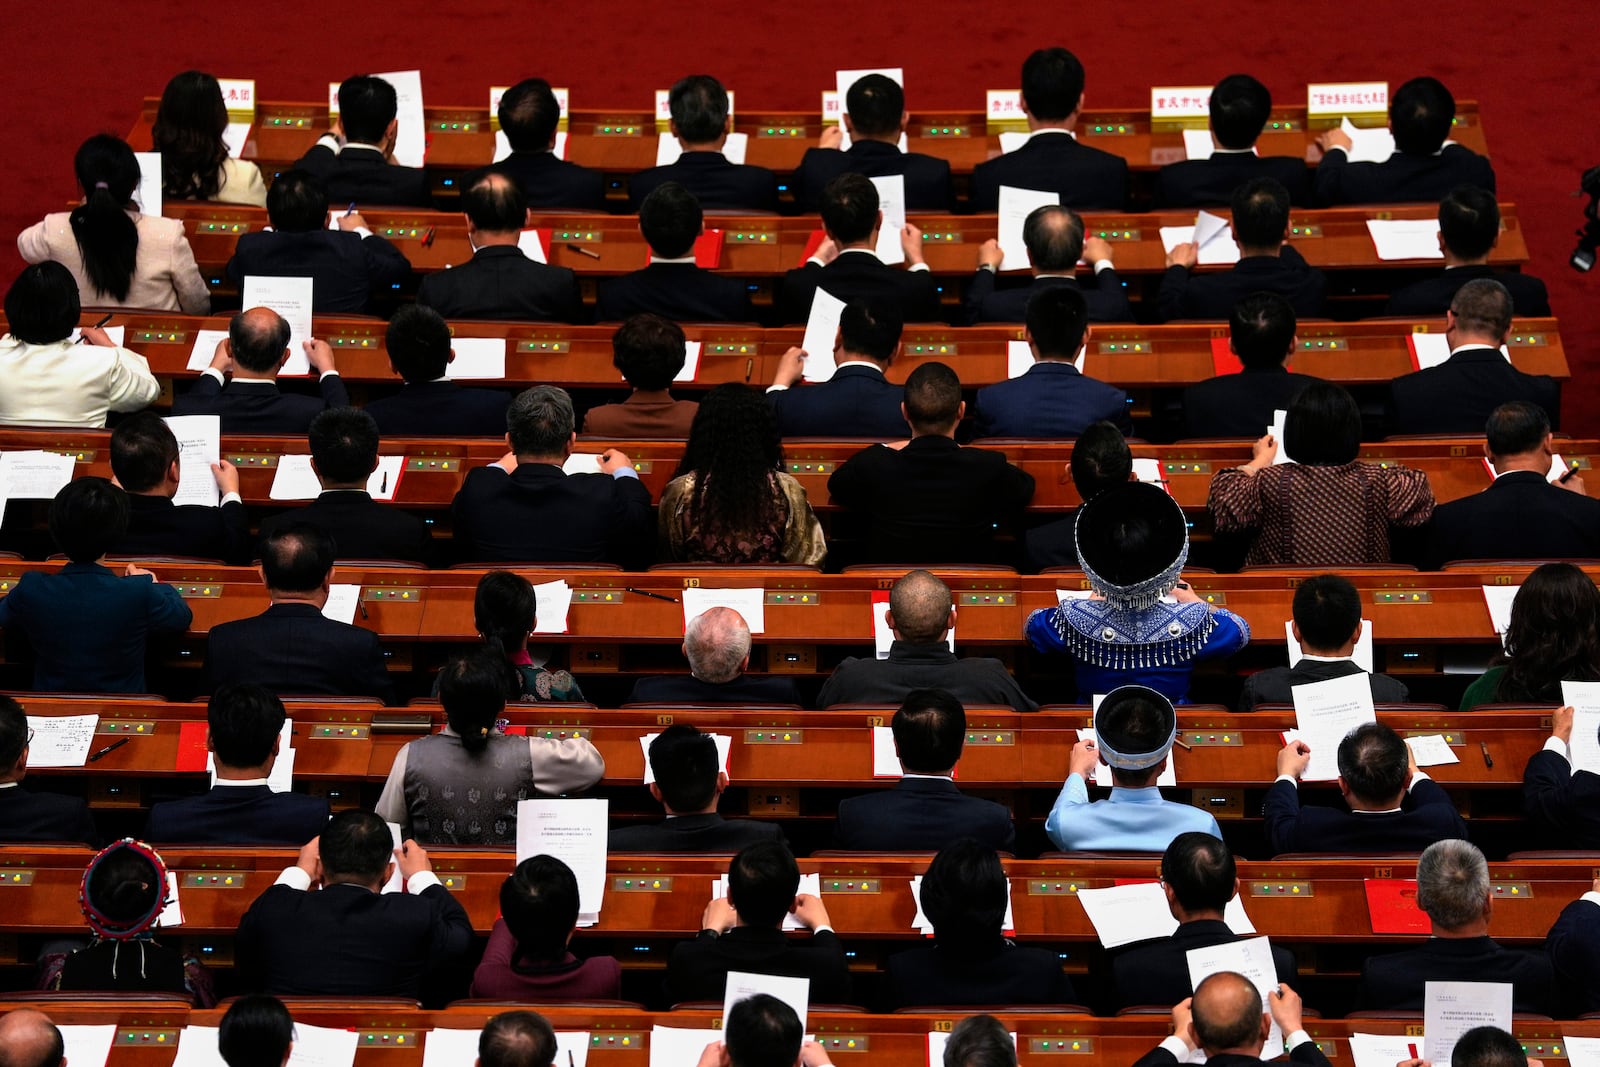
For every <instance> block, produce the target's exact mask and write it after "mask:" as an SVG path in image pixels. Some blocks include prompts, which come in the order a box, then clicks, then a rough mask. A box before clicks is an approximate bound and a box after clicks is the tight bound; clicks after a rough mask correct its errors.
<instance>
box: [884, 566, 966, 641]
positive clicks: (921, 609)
mask: <svg viewBox="0 0 1600 1067" xmlns="http://www.w3.org/2000/svg"><path fill="white" fill-rule="evenodd" d="M950 606H951V600H950V587H949V586H948V585H945V584H944V583H943V582H941V581H940V580H939V579H938V578H936V577H934V576H933V575H932V574H929V573H928V572H927V571H922V570H916V571H912V572H910V573H909V574H907V575H906V576H905V577H904V578H901V579H900V580H899V581H898V582H895V583H894V588H892V589H890V590H889V614H890V615H891V616H892V617H893V621H892V622H891V624H890V625H892V626H893V627H894V630H895V633H897V634H898V635H899V636H900V639H901V640H902V641H909V642H913V643H918V644H927V643H928V642H931V641H938V640H939V639H941V638H942V637H944V635H945V631H946V630H948V629H949V628H950Z"/></svg>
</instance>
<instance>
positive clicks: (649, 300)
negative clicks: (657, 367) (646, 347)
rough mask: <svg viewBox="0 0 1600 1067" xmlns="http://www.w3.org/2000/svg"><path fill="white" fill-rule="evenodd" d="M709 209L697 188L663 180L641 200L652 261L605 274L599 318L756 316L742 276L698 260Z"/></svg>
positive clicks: (641, 216) (596, 314) (709, 319)
mask: <svg viewBox="0 0 1600 1067" xmlns="http://www.w3.org/2000/svg"><path fill="white" fill-rule="evenodd" d="M705 229H706V227H705V213H704V212H703V211H701V210H700V201H698V200H696V199H695V198H694V194H693V193H691V192H690V191H689V190H687V189H685V188H684V187H683V186H681V185H679V184H678V183H677V182H662V183H661V184H660V185H658V186H656V187H655V188H654V189H653V190H651V192H650V195H649V196H647V197H645V198H644V203H642V204H640V205H639V232H640V233H641V234H643V235H644V241H645V244H647V245H649V246H650V264H649V266H646V267H644V268H642V269H641V270H636V271H634V272H633V273H632V274H624V275H623V276H622V277H620V278H601V279H599V282H598V288H597V291H596V295H595V305H594V317H595V321H596V322H617V321H619V320H621V319H625V318H628V317H629V316H630V315H638V314H641V313H644V312H649V313H650V314H652V315H660V316H661V317H662V318H666V319H671V320H673V321H674V322H753V321H754V320H755V312H754V311H752V310H751V308H750V289H749V287H748V286H747V285H746V283H745V282H744V280H743V279H740V278H730V277H727V276H726V275H722V274H717V273H715V272H714V271H709V270H706V269H704V268H702V267H700V266H699V265H697V264H696V262H695V242H696V241H698V240H699V239H700V236H701V234H703V233H705Z"/></svg>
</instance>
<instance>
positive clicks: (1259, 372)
mask: <svg viewBox="0 0 1600 1067" xmlns="http://www.w3.org/2000/svg"><path fill="white" fill-rule="evenodd" d="M1320 380H1321V379H1319V378H1314V377H1312V376H1311V375H1309V374H1295V373H1293V372H1291V371H1288V370H1285V369H1284V368H1283V367H1281V366H1278V367H1267V368H1260V369H1256V368H1251V367H1246V368H1245V369H1244V370H1242V371H1240V372H1239V373H1238V374H1219V375H1217V376H1216V377H1215V378H1207V379H1206V380H1205V381H1203V382H1195V383H1194V384H1193V385H1191V386H1189V387H1188V388H1187V389H1185V390H1184V391H1183V435H1184V436H1185V437H1248V438H1250V439H1252V440H1254V439H1255V438H1258V437H1260V436H1261V435H1262V434H1263V433H1265V432H1266V431H1267V427H1269V426H1271V425H1272V419H1273V412H1275V411H1283V410H1286V409H1287V408H1288V407H1289V401H1291V400H1293V399H1294V398H1295V395H1296V394H1297V393H1299V392H1300V390H1302V389H1304V388H1305V387H1306V386H1308V385H1310V384H1311V383H1312V382H1316V381H1320Z"/></svg>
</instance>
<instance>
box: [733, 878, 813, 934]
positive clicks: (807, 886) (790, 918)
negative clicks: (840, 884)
mask: <svg viewBox="0 0 1600 1067" xmlns="http://www.w3.org/2000/svg"><path fill="white" fill-rule="evenodd" d="M801 893H809V894H810V895H811V896H814V897H821V896H822V875H820V874H817V873H815V872H813V873H811V874H802V875H801V876H800V886H799V888H797V889H796V890H795V895H796V896H799V895H800V894H801ZM727 895H728V876H727V875H725V874H721V875H718V876H717V877H716V879H715V880H714V881H713V882H712V883H711V899H712V900H720V899H722V898H723V897H725V896H727ZM783 928H784V929H785V930H804V929H805V926H804V925H803V924H802V923H801V922H800V920H799V919H796V918H795V917H794V913H793V912H790V913H789V914H788V915H785V916H784V917H783Z"/></svg>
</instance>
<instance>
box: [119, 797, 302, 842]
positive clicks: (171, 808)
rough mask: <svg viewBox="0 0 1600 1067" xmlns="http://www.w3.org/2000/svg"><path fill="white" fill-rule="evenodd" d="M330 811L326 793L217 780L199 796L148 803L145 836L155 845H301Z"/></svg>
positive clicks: (145, 838)
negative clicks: (278, 790)
mask: <svg viewBox="0 0 1600 1067" xmlns="http://www.w3.org/2000/svg"><path fill="white" fill-rule="evenodd" d="M328 814H329V809H328V800H327V798H326V797H313V796H307V795H306V794H304V793H274V792H273V791H272V790H271V789H269V788H268V787H267V786H264V785H229V784H228V783H227V782H218V783H217V784H216V785H214V786H212V787H211V791H210V792H207V793H202V794H201V795H199V796H197V797H184V798H182V799H180V800H168V801H163V802H161V803H158V804H152V805H150V816H149V818H148V819H147V820H146V821H145V824H144V840H146V841H149V842H150V843H151V844H155V845H164V844H182V845H257V846H262V847H266V846H274V845H281V846H284V847H286V848H299V847H300V846H301V845H304V844H305V843H306V842H307V841H310V840H311V839H312V838H313V837H316V836H317V835H318V834H320V833H322V828H323V827H324V826H326V825H327V823H328Z"/></svg>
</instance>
